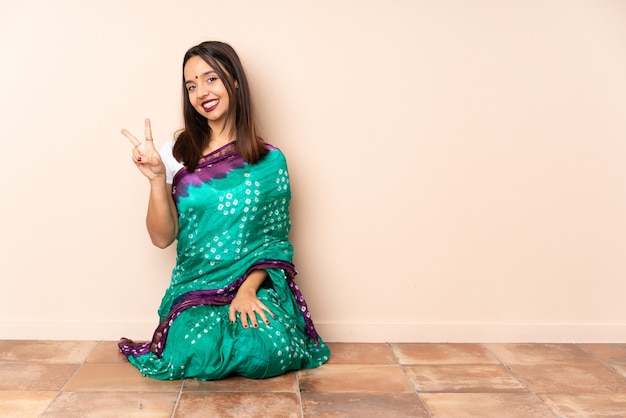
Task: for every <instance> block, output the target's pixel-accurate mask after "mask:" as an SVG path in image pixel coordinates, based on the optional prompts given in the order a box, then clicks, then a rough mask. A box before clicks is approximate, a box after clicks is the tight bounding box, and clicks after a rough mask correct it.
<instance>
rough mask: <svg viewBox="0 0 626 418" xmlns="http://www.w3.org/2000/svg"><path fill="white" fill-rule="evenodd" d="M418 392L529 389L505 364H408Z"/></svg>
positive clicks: (408, 369) (409, 373) (412, 380)
mask: <svg viewBox="0 0 626 418" xmlns="http://www.w3.org/2000/svg"><path fill="white" fill-rule="evenodd" d="M404 369H405V371H406V374H407V377H408V378H409V380H410V381H411V383H412V384H413V386H414V387H415V390H417V391H418V392H523V391H526V388H525V387H524V385H522V384H521V383H520V382H519V381H518V380H517V379H516V378H515V377H513V376H512V375H511V373H510V372H509V371H508V370H507V369H506V368H505V367H503V366H498V365H492V364H477V365H465V364H462V365H436V366H405V367H404Z"/></svg>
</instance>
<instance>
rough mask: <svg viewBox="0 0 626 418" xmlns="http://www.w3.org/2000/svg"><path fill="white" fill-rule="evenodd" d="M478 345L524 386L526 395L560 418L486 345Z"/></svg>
mask: <svg viewBox="0 0 626 418" xmlns="http://www.w3.org/2000/svg"><path fill="white" fill-rule="evenodd" d="M480 345H481V347H483V348H484V349H485V350H486V351H487V352H488V353H489V354H490V355H491V356H492V357H493V358H494V359H496V360H497V361H498V363H500V365H502V366H503V367H504V368H505V369H506V370H508V371H509V373H511V376H513V377H514V378H515V379H516V380H517V381H518V382H519V383H520V384H521V385H522V386H524V387H525V388H526V390H527V391H528V393H530V394H531V395H533V396H534V397H535V398H537V399H539V401H541V404H542V405H543V406H545V407H546V408H547V409H548V411H550V412H551V413H552V414H553V415H554V416H555V417H557V418H559V417H560V415H559V414H558V413H557V412H556V411H554V410H553V409H552V408H550V405H548V404H547V403H546V401H545V399H543V398H542V397H541V396H539V395H538V394H537V393H535V391H534V390H532V389H531V388H530V386H528V385H527V384H526V382H524V380H522V379H521V378H520V377H519V376H518V375H517V374H516V373H515V372H514V371H513V369H511V368H510V367H509V365H508V364H506V363H504V362H503V361H502V360H501V359H500V357H498V356H497V355H495V354H494V353H493V352H492V351H491V350H489V348H488V347H487V346H486V344H485V343H481V344H480Z"/></svg>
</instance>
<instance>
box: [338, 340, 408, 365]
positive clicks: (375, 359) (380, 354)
mask: <svg viewBox="0 0 626 418" xmlns="http://www.w3.org/2000/svg"><path fill="white" fill-rule="evenodd" d="M328 347H329V348H330V352H331V353H332V354H331V356H330V360H328V363H327V364H396V359H395V357H394V355H393V352H392V351H391V348H390V347H389V346H388V345H387V344H383V343H379V344H376V343H328Z"/></svg>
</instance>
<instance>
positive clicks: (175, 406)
mask: <svg viewBox="0 0 626 418" xmlns="http://www.w3.org/2000/svg"><path fill="white" fill-rule="evenodd" d="M186 382H187V379H182V381H181V384H180V390H179V391H178V396H177V397H176V402H174V408H172V415H170V418H174V417H175V416H176V410H177V409H178V404H179V403H180V398H181V396H183V389H184V388H185V383H186Z"/></svg>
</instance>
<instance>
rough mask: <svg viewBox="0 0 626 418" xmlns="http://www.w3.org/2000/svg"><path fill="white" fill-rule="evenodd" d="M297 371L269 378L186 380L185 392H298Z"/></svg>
mask: <svg viewBox="0 0 626 418" xmlns="http://www.w3.org/2000/svg"><path fill="white" fill-rule="evenodd" d="M297 376H298V375H297V373H296V372H290V373H287V374H284V375H282V376H277V377H272V378H269V379H247V378H245V377H241V376H231V377H227V378H226V379H222V380H212V381H206V382H203V381H199V380H193V379H187V380H185V383H184V385H183V392H294V393H296V392H298V380H297Z"/></svg>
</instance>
